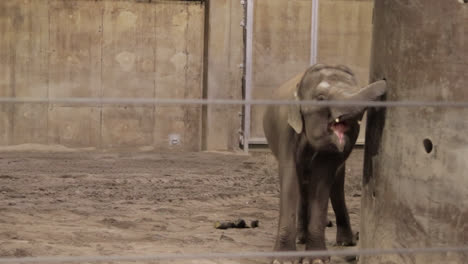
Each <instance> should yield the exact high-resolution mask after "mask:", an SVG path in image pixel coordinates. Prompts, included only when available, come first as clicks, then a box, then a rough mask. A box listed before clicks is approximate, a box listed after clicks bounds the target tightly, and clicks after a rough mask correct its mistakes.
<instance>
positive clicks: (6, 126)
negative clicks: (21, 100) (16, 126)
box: [0, 104, 14, 146]
mask: <svg viewBox="0 0 468 264" xmlns="http://www.w3.org/2000/svg"><path fill="white" fill-rule="evenodd" d="M13 111H14V106H13V105H5V104H4V105H0V146H5V145H9V144H12V141H13V139H12V138H13Z"/></svg>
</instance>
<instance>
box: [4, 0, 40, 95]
mask: <svg viewBox="0 0 468 264" xmlns="http://www.w3.org/2000/svg"><path fill="white" fill-rule="evenodd" d="M0 32H1V34H0V68H1V71H0V96H25V97H34V96H46V95H47V71H48V65H47V64H48V41H49V35H48V9H47V3H46V2H43V1H32V0H29V1H22V2H19V3H18V2H15V1H1V2H0Z"/></svg>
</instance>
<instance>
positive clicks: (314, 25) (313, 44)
mask: <svg viewBox="0 0 468 264" xmlns="http://www.w3.org/2000/svg"><path fill="white" fill-rule="evenodd" d="M318 5H319V0H312V12H311V15H310V19H311V22H310V65H314V64H315V63H317V35H318V32H317V31H318Z"/></svg>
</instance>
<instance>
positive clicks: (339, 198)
mask: <svg viewBox="0 0 468 264" xmlns="http://www.w3.org/2000/svg"><path fill="white" fill-rule="evenodd" d="M344 180H345V165H344V164H343V165H342V166H340V167H339V168H338V170H337V172H336V176H335V181H334V182H333V185H332V187H331V191H330V200H331V204H332V206H333V211H334V212H335V216H336V227H337V232H336V243H337V244H338V245H341V246H354V245H356V239H355V237H354V235H353V231H352V229H351V224H350V221H349V214H348V209H347V207H346V202H345V195H344Z"/></svg>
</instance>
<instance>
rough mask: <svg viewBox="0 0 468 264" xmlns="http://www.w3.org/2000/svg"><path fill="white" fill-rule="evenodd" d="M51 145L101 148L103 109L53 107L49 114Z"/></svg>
mask: <svg viewBox="0 0 468 264" xmlns="http://www.w3.org/2000/svg"><path fill="white" fill-rule="evenodd" d="M48 118H49V120H48V127H49V144H59V145H64V146H67V147H99V146H100V140H101V127H100V125H101V124H100V119H101V109H100V108H99V107H76V106H58V105H51V106H50V107H49V113H48Z"/></svg>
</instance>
